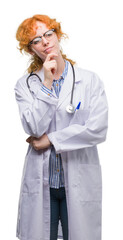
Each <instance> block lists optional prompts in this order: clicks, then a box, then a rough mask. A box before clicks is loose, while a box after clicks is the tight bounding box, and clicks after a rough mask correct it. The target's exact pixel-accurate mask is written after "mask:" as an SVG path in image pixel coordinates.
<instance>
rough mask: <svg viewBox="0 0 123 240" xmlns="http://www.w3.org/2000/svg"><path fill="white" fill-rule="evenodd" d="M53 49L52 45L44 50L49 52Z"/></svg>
mask: <svg viewBox="0 0 123 240" xmlns="http://www.w3.org/2000/svg"><path fill="white" fill-rule="evenodd" d="M51 50H52V47H48V48H46V49H45V50H44V52H45V53H49V52H50V51H51Z"/></svg>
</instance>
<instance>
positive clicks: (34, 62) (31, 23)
mask: <svg viewBox="0 0 123 240" xmlns="http://www.w3.org/2000/svg"><path fill="white" fill-rule="evenodd" d="M37 21H41V22H43V23H45V24H46V26H47V27H48V28H51V29H52V28H54V29H55V32H56V34H57V37H58V38H59V39H61V38H67V35H66V34H65V33H63V32H62V30H61V24H60V23H59V22H57V21H56V19H51V18H50V17H49V16H47V15H34V16H33V17H31V18H27V19H25V20H24V21H23V22H22V23H21V24H20V26H19V27H18V29H17V32H16V39H17V40H18V41H19V48H18V49H19V50H20V52H21V53H22V51H24V52H25V53H30V47H29V46H28V43H29V41H30V38H31V37H33V36H34V35H35V33H36V22H37ZM61 54H62V57H63V58H64V59H66V60H68V61H70V62H71V63H72V64H74V63H75V62H74V61H72V60H71V59H68V58H67V56H66V55H65V54H63V53H62V50H61ZM30 61H31V63H30V66H29V68H28V72H29V73H30V72H32V71H37V70H40V69H41V68H42V65H43V62H42V60H41V58H39V57H38V56H37V55H36V54H34V55H33V56H31V59H30Z"/></svg>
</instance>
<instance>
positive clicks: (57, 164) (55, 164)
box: [41, 61, 68, 189]
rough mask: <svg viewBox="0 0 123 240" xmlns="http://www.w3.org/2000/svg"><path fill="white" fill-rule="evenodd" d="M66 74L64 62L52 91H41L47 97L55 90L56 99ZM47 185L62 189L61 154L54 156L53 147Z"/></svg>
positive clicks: (43, 88)
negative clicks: (61, 71)
mask: <svg viewBox="0 0 123 240" xmlns="http://www.w3.org/2000/svg"><path fill="white" fill-rule="evenodd" d="M67 72H68V61H65V69H64V71H63V73H62V75H61V76H60V78H59V79H58V80H55V79H54V80H53V84H52V89H51V90H49V89H48V88H46V87H45V86H42V88H41V90H42V91H43V92H45V93H47V94H48V95H50V96H52V91H53V88H54V90H55V93H56V96H57V98H59V93H60V91H61V87H62V85H63V83H64V79H65V77H66V75H67ZM49 185H50V187H51V188H57V189H58V188H60V187H64V171H63V166H62V158H61V154H56V152H55V148H54V146H52V147H51V154H50V159H49Z"/></svg>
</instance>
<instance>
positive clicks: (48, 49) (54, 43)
mask: <svg viewBox="0 0 123 240" xmlns="http://www.w3.org/2000/svg"><path fill="white" fill-rule="evenodd" d="M36 25H37V28H36V34H35V36H34V37H33V38H32V39H30V41H32V40H33V39H34V38H35V37H38V36H42V35H43V34H44V33H45V32H47V31H48V30H50V29H49V28H48V27H47V26H46V24H45V23H42V22H40V21H37V24H36ZM31 50H32V53H31V54H33V53H36V54H37V55H38V56H39V57H40V58H41V59H42V61H43V62H44V61H45V59H46V57H47V55H48V54H49V53H56V54H58V55H59V54H60V46H59V41H58V37H57V35H56V33H55V32H53V35H52V37H51V39H46V38H45V37H42V41H41V42H38V43H37V44H34V43H32V44H31Z"/></svg>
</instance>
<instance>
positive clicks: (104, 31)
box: [0, 0, 123, 240]
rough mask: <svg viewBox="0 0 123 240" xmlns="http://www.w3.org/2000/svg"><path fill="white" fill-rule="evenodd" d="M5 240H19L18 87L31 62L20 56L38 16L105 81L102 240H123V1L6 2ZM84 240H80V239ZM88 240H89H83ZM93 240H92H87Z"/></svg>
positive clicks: (1, 31)
mask: <svg viewBox="0 0 123 240" xmlns="http://www.w3.org/2000/svg"><path fill="white" fill-rule="evenodd" d="M0 11H1V12H0V24H1V27H0V35H1V36H0V56H1V63H0V67H1V73H0V74H1V75H0V86H1V87H0V90H1V91H0V93H1V94H0V98H1V99H0V111H1V113H0V116H1V117H0V121H1V124H0V126H1V127H0V129H1V131H0V141H1V144H0V146H1V151H0V154H1V157H0V159H1V161H0V162H1V167H0V178H1V179H0V192H1V194H0V238H1V239H3V240H4V239H5V240H14V239H16V237H15V231H16V218H17V207H18V199H19V192H20V183H21V175H22V169H23V164H24V157H25V154H26V150H27V143H26V142H25V140H26V138H27V135H26V134H25V133H24V131H23V129H22V125H21V122H20V118H19V112H18V107H17V104H16V101H15V96H14V85H15V83H16V81H17V80H18V78H20V77H21V76H22V75H23V74H24V73H25V70H26V68H27V62H28V57H27V56H24V55H21V54H20V52H19V51H18V50H17V46H18V45H17V41H16V39H15V34H16V30H17V27H18V26H19V24H20V23H21V22H22V21H23V20H24V19H25V18H28V17H31V16H32V15H34V14H47V15H49V16H50V17H53V18H56V19H57V21H60V22H61V23H62V29H63V31H64V32H66V33H67V34H68V36H69V40H65V41H64V43H63V48H64V52H65V53H66V54H67V55H68V56H69V57H70V58H72V59H73V60H75V61H76V62H77V64H78V66H79V67H82V68H85V69H88V70H91V71H94V72H96V73H97V74H98V75H99V76H100V78H101V79H102V80H103V82H104V85H105V90H106V94H107V98H108V103H109V130H108V135H107V141H106V142H105V143H102V144H101V145H99V146H98V149H99V155H100V162H101V165H102V175H103V216H102V240H109V239H112V240H116V239H118V240H120V239H123V231H122V224H123V220H122V219H123V194H122V189H123V174H122V172H123V140H122V138H123V137H122V136H123V114H122V104H123V88H122V87H123V84H122V83H123V6H122V1H120V0H85V1H84V0H81V1H79V0H76V1H71V0H67V1H66V0H62V1H58V0H46V1H38V0H35V1H28V0H26V1H17V0H16V1H14V0H11V1H4V2H3V3H2V6H1V10H0ZM79 240H80V239H79ZM82 240H83V239H82ZM84 240H87V239H84Z"/></svg>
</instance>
